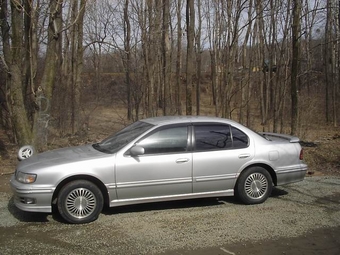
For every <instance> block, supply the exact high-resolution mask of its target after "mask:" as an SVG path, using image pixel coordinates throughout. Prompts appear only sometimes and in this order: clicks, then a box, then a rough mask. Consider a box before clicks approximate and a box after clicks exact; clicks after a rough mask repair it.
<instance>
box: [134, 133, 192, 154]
mask: <svg viewBox="0 0 340 255" xmlns="http://www.w3.org/2000/svg"><path fill="white" fill-rule="evenodd" d="M187 140H188V128H187V127H186V126H182V127H170V128H165V129H161V130H158V131H156V132H154V133H152V134H151V135H149V136H147V137H146V138H144V139H142V140H141V141H139V142H138V143H137V144H136V145H138V146H142V147H143V148H144V154H162V153H178V152H185V151H187Z"/></svg>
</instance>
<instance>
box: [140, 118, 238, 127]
mask: <svg viewBox="0 0 340 255" xmlns="http://www.w3.org/2000/svg"><path fill="white" fill-rule="evenodd" d="M141 121H143V122H147V123H150V124H152V125H156V126H158V125H166V124H178V123H188V122H189V123H197V122H200V123H202V122H220V123H221V122H224V123H229V124H231V123H236V122H234V121H232V120H229V119H224V118H219V117H210V116H161V117H152V118H146V119H142V120H141Z"/></svg>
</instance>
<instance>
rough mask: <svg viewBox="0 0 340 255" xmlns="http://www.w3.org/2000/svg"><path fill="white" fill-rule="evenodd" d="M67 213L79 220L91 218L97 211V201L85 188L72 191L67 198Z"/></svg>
mask: <svg viewBox="0 0 340 255" xmlns="http://www.w3.org/2000/svg"><path fill="white" fill-rule="evenodd" d="M65 204H66V206H65V208H66V210H67V212H68V213H69V214H70V215H72V216H73V217H75V218H77V219H82V218H85V217H88V216H90V215H91V214H92V213H93V212H94V211H95V209H96V206H97V200H96V196H95V195H94V194H93V192H92V191H90V190H88V189H85V188H77V189H74V190H72V191H71V192H70V193H69V194H68V195H67V197H66V201H65Z"/></svg>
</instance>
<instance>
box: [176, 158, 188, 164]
mask: <svg viewBox="0 0 340 255" xmlns="http://www.w3.org/2000/svg"><path fill="white" fill-rule="evenodd" d="M188 161H189V159H188V158H179V159H177V160H176V163H185V162H188Z"/></svg>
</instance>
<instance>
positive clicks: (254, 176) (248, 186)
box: [235, 167, 273, 205]
mask: <svg viewBox="0 0 340 255" xmlns="http://www.w3.org/2000/svg"><path fill="white" fill-rule="evenodd" d="M272 189H273V180H272V177H271V175H270V173H269V172H268V171H267V170H266V169H264V168H262V167H250V168H248V169H246V170H244V171H243V172H242V173H241V175H240V177H239V179H238V181H237V183H236V187H235V193H236V195H237V197H238V198H239V199H240V200H241V201H242V202H243V203H245V204H248V205H250V204H260V203H263V202H264V201H266V200H267V198H268V197H269V196H270V194H271V192H272Z"/></svg>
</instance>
